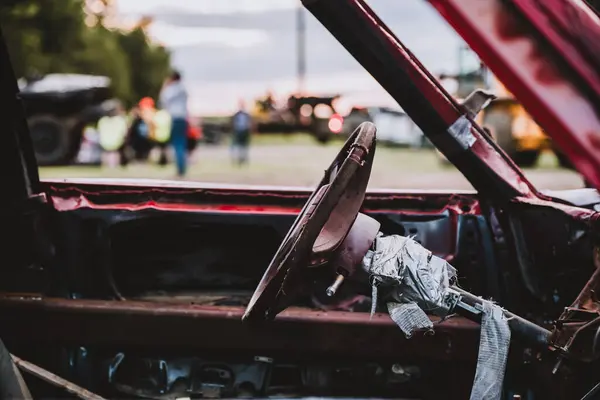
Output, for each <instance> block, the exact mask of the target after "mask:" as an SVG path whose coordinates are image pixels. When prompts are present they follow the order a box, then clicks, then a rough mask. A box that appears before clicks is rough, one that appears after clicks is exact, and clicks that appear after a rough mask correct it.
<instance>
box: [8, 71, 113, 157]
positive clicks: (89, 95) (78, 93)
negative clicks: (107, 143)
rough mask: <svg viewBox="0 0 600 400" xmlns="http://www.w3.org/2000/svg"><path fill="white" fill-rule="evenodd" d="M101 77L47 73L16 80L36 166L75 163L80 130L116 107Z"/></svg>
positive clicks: (79, 142) (80, 139) (105, 78)
mask: <svg viewBox="0 0 600 400" xmlns="http://www.w3.org/2000/svg"><path fill="white" fill-rule="evenodd" d="M110 84H111V81H110V79H109V78H107V77H104V76H93V75H77V74H49V75H45V76H43V77H35V78H29V79H25V78H23V79H21V80H19V89H20V91H21V98H22V99H23V103H24V106H25V112H26V115H27V123H28V125H29V130H30V131H31V137H32V141H33V146H34V150H35V154H36V158H37V161H38V164H40V165H66V164H71V163H73V162H76V161H77V158H78V157H77V156H78V153H79V151H80V149H81V145H82V142H83V140H84V130H85V128H86V127H87V126H89V125H90V124H95V123H97V122H98V120H99V119H100V118H101V117H103V116H105V115H107V114H109V113H110V112H112V111H113V110H114V108H115V107H116V106H117V102H116V101H115V100H114V99H112V93H111V90H110Z"/></svg>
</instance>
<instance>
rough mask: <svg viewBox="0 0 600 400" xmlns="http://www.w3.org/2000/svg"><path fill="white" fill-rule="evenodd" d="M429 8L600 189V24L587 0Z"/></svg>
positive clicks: (441, 0)
mask: <svg viewBox="0 0 600 400" xmlns="http://www.w3.org/2000/svg"><path fill="white" fill-rule="evenodd" d="M429 2H430V3H431V4H432V5H433V6H434V7H435V8H436V9H437V10H438V11H439V13H440V15H441V16H442V17H443V18H444V19H446V21H448V22H449V23H450V25H451V26H452V27H453V28H454V29H455V30H456V31H457V32H458V33H459V34H460V35H461V36H462V38H463V39H464V40H465V41H466V42H467V43H468V44H469V46H470V47H471V48H472V49H473V50H474V51H475V52H476V53H477V54H478V55H479V57H480V58H481V60H482V61H483V62H484V63H485V64H486V65H487V66H488V67H489V68H490V70H491V71H492V72H493V73H494V74H495V75H496V76H497V77H498V78H499V79H500V80H501V81H502V82H503V83H504V85H505V86H506V87H507V88H508V90H509V91H510V92H512V93H513V94H514V95H515V97H516V98H517V99H518V100H519V102H520V103H521V104H522V105H523V106H524V107H525V108H526V110H527V111H528V113H529V114H530V115H531V116H532V117H533V118H534V119H535V120H536V122H537V123H538V124H539V125H540V126H541V127H542V128H543V129H544V130H545V131H546V133H547V134H548V135H550V136H551V137H552V139H553V141H554V142H555V143H556V144H557V145H558V147H559V148H560V150H561V151H562V152H564V153H565V154H566V156H567V157H568V158H569V159H570V161H571V162H572V163H573V164H574V166H575V167H576V168H577V169H578V170H579V172H580V173H581V174H582V175H584V176H585V178H586V179H587V180H588V181H589V182H591V183H593V184H594V185H595V187H596V188H599V187H600V114H599V112H598V107H599V106H600V18H599V17H598V14H597V13H596V11H595V10H594V9H593V8H591V7H590V6H589V5H588V4H587V3H586V2H585V1H583V0H510V1H504V0H486V1H481V0H429ZM590 3H592V2H590ZM595 3H600V2H598V1H595Z"/></svg>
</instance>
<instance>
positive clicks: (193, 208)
mask: <svg viewBox="0 0 600 400" xmlns="http://www.w3.org/2000/svg"><path fill="white" fill-rule="evenodd" d="M52 201H53V203H54V208H55V209H56V210H58V211H72V210H77V209H80V208H91V209H94V210H122V211H141V210H150V209H151V210H160V211H180V212H220V213H228V214H290V215H296V214H298V213H299V212H300V208H286V207H277V206H259V205H250V206H247V205H243V204H236V205H227V204H224V205H218V204H189V203H185V204H183V203H180V204H178V203H168V202H157V201H145V202H140V203H113V204H97V203H93V202H91V201H90V200H88V199H87V198H86V197H85V196H77V197H68V198H62V197H52Z"/></svg>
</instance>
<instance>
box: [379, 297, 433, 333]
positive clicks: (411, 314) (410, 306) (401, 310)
mask: <svg viewBox="0 0 600 400" xmlns="http://www.w3.org/2000/svg"><path fill="white" fill-rule="evenodd" d="M387 308H388V312H389V313H390V318H392V321H394V322H395V323H396V325H398V327H399V328H400V330H401V331H402V333H404V335H405V336H406V337H411V336H412V334H413V333H414V331H415V330H417V329H432V328H433V322H431V320H430V319H429V317H428V316H427V314H425V311H423V310H422V309H421V308H420V307H419V306H418V305H417V303H393V302H390V303H388V304H387Z"/></svg>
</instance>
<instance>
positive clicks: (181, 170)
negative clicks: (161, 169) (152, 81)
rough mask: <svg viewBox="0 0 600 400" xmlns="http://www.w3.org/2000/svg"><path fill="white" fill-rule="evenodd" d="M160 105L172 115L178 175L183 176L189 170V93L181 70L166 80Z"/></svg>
mask: <svg viewBox="0 0 600 400" xmlns="http://www.w3.org/2000/svg"><path fill="white" fill-rule="evenodd" d="M159 105H160V107H161V108H162V109H164V110H166V111H167V112H168V113H169V114H170V115H171V119H172V123H171V145H172V146H173V149H174V150H175V162H176V164H177V175H178V176H180V177H183V176H185V173H186V171H187V131H188V93H187V90H186V89H185V87H184V86H183V83H182V82H181V74H180V73H179V72H177V71H173V73H172V74H171V76H170V77H168V78H167V79H166V80H165V83H164V84H163V88H162V90H161V92H160V96H159Z"/></svg>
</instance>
